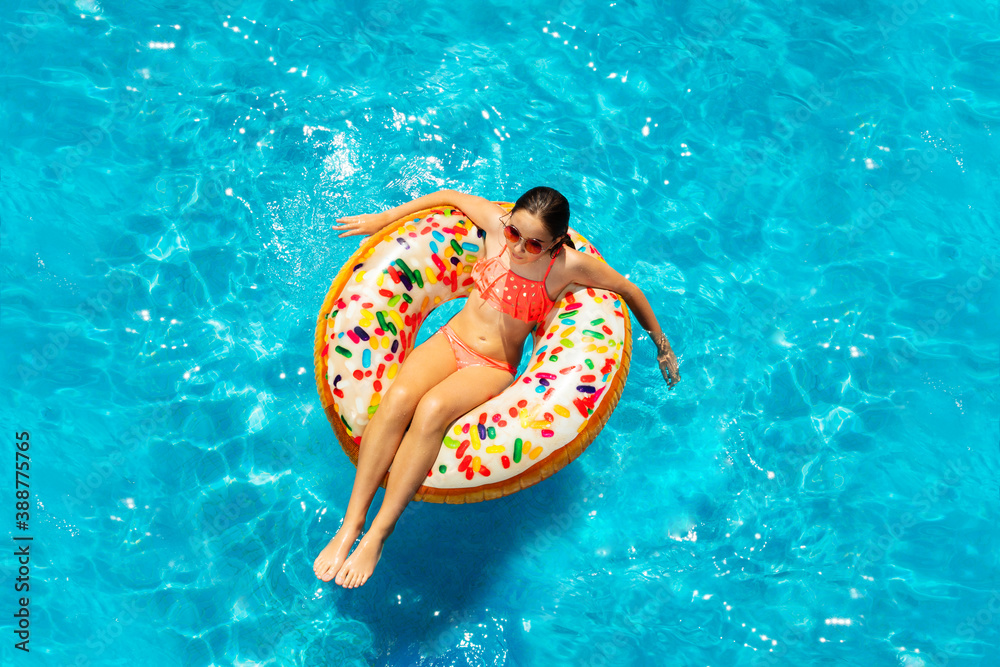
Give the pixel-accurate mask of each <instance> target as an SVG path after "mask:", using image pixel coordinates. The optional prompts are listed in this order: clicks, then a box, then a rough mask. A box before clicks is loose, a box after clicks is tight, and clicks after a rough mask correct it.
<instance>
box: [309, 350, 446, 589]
mask: <svg viewBox="0 0 1000 667" xmlns="http://www.w3.org/2000/svg"><path fill="white" fill-rule="evenodd" d="M455 370H456V366H455V358H454V355H453V354H452V351H451V346H450V345H449V344H448V340H447V339H446V338H445V336H444V334H435V335H433V336H431V337H430V338H429V339H427V341H425V342H424V343H423V344H422V345H420V346H419V347H417V348H416V349H414V350H413V351H412V352H411V353H410V354H409V355H408V356H407V357H406V361H405V363H403V365H402V366H401V367H400V369H399V374H398V375H397V376H396V379H395V381H394V382H393V383H392V385H391V386H390V387H389V390H388V391H387V392H386V394H385V396H383V397H382V401H381V402H380V403H379V407H378V410H376V411H375V414H374V415H373V416H372V420H371V421H370V422H369V423H368V426H367V427H366V428H365V432H364V434H363V435H362V436H361V445H360V446H359V448H358V471H357V473H356V474H355V476H354V488H353V489H352V490H351V499H350V500H349V501H348V503H347V510H346V512H345V513H344V521H343V523H342V524H341V526H340V530H338V531H337V534H336V535H334V536H333V539H331V540H330V542H329V544H327V545H326V547H325V548H324V549H323V551H321V552H320V554H319V556H317V557H316V560H315V562H314V563H313V572H315V573H316V576H317V577H319V578H320V579H322V580H323V581H330V580H331V579H333V577H334V576H335V575H336V574H337V572H338V571H339V570H340V568H341V566H342V565H343V564H344V559H345V558H347V554H348V553H350V551H351V547H352V546H354V541H355V540H356V539H357V538H358V535H360V534H361V530H362V529H363V528H364V527H365V517H366V516H367V515H368V508H369V507H370V506H371V503H372V499H374V498H375V492H376V491H377V490H378V487H379V485H380V484H381V483H382V480H383V479H384V478H385V473H386V471H387V470H388V469H389V465H390V464H391V463H392V460H393V457H394V456H395V455H396V450H397V449H398V447H399V443H400V441H401V440H402V439H403V434H404V433H405V432H406V427H407V425H409V423H410V419H411V418H412V417H413V413H414V412H415V411H416V409H417V404H418V403H419V402H420V399H421V398H423V397H424V395H426V394H427V392H428V391H430V390H431V388H432V387H434V385H436V384H438V383H439V382H441V381H442V380H444V379H445V378H446V377H447V376H448V375H450V374H451V373H454V372H455Z"/></svg>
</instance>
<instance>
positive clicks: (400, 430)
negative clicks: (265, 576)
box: [313, 187, 680, 588]
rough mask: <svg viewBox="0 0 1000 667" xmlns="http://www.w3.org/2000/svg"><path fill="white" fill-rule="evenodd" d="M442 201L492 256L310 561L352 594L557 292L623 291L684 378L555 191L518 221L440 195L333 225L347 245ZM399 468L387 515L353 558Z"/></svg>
mask: <svg viewBox="0 0 1000 667" xmlns="http://www.w3.org/2000/svg"><path fill="white" fill-rule="evenodd" d="M445 205H452V206H456V207H458V208H459V209H461V210H462V212H464V213H465V215H466V216H467V217H468V218H469V220H471V221H472V222H473V223H474V224H475V225H476V226H477V227H479V228H480V229H482V230H483V231H485V232H486V241H485V246H486V248H485V249H486V253H485V258H484V259H481V260H479V261H478V262H477V263H476V265H475V266H474V267H473V271H472V278H473V281H474V283H475V286H474V287H475V288H474V289H473V290H472V293H471V294H470V295H469V300H468V302H467V303H466V304H465V306H464V307H463V308H462V310H461V311H460V312H459V313H458V314H457V315H455V316H454V317H453V318H452V319H451V321H449V322H448V324H446V325H445V326H443V327H442V328H441V329H440V330H439V331H438V332H437V333H435V334H434V335H433V336H431V337H430V338H429V339H428V340H427V341H426V342H425V343H424V344H423V345H421V346H419V347H417V348H416V349H415V350H413V351H412V352H411V353H410V354H409V355H407V357H406V362H405V363H404V364H403V365H402V366H401V367H400V369H399V374H398V375H397V376H396V380H395V382H394V383H393V384H392V386H391V387H390V388H389V390H388V391H387V392H386V394H385V396H383V397H382V402H381V404H380V405H379V408H378V410H377V411H376V412H375V414H374V416H373V417H372V420H371V422H369V424H368V426H367V427H366V428H365V432H364V435H363V436H362V438H361V445H360V450H359V452H358V471H357V475H356V476H355V478H354V488H353V490H352V491H351V499H350V501H349V502H348V505H347V511H346V512H345V514H344V522H343V524H342V525H341V527H340V530H339V531H337V534H336V535H335V536H334V537H333V539H332V540H330V543H329V544H327V546H326V547H325V548H324V549H323V551H322V552H321V553H320V554H319V556H318V557H317V558H316V561H315V563H314V564H313V570H314V571H315V573H316V576H317V577H319V578H320V579H322V580H323V581H329V580H330V579H332V578H334V577H336V583H337V584H339V585H341V586H343V587H345V588H356V587H358V586H361V585H363V584H364V583H365V582H366V581H367V580H368V577H370V576H371V574H372V572H373V571H374V570H375V565H376V564H377V563H378V560H379V557H380V556H381V554H382V545H383V544H384V543H385V540H386V538H387V537H388V536H389V534H390V533H392V530H393V528H394V527H395V525H396V520H397V519H399V516H400V514H402V512H403V510H404V509H405V508H406V505H407V503H409V502H410V500H411V499H412V498H413V495H414V494H415V493H416V492H417V489H418V488H419V487H420V485H421V484H422V483H423V480H424V479H425V478H426V477H427V471H428V470H429V469H430V467H431V465H432V464H433V463H434V459H435V458H436V457H437V454H438V450H439V449H440V447H441V439H442V437H443V436H444V432H445V430H446V428H447V427H448V425H449V424H450V423H451V422H452V421H454V420H455V419H457V418H458V417H460V416H461V415H463V414H465V413H466V412H468V411H469V410H471V409H473V408H474V407H476V406H477V405H480V404H482V403H484V402H485V401H487V400H488V399H490V398H492V397H493V396H496V395H497V394H499V393H500V392H502V391H503V390H504V389H506V388H507V386H508V385H510V383H511V382H512V381H513V380H514V376H515V372H516V367H517V363H518V361H520V359H521V348H522V347H523V346H524V341H525V340H526V339H527V337H528V334H530V333H531V331H532V329H534V328H535V325H536V323H537V322H539V321H541V320H544V319H545V316H546V315H547V314H548V312H549V310H551V308H552V307H553V306H554V305H555V304H554V303H553V299H552V296H553V295H555V296H556V297H558V295H559V294H560V292H562V290H563V289H564V288H565V287H566V286H567V285H569V284H570V283H577V284H580V285H584V286H589V287H594V288H597V289H606V290H610V291H613V292H616V293H617V294H619V295H620V296H621V297H622V298H623V299H624V300H625V303H626V304H628V307H629V308H630V309H631V311H632V313H633V314H634V315H635V316H636V318H637V319H638V320H639V323H640V324H641V325H642V327H643V328H644V329H646V331H648V332H649V334H650V337H651V338H652V340H653V341H654V342H655V343H656V347H657V350H658V351H659V353H658V355H657V360H658V361H659V364H660V370H661V372H662V373H663V377H664V379H666V381H667V384H668V385H669V386H670V388H673V386H674V385H675V384H676V383H677V382H678V381H679V380H680V374H679V373H678V368H677V357H676V356H675V355H674V352H673V350H671V349H670V343H669V342H668V341H667V337H666V336H665V335H664V334H663V332H662V331H661V330H660V325H659V324H658V323H657V321H656V316H655V315H653V310H652V308H650V306H649V301H647V300H646V297H645V296H644V295H643V293H642V291H641V290H640V289H639V288H638V287H636V286H635V285H633V284H632V283H630V282H629V281H628V280H626V279H625V278H624V277H623V276H621V275H620V274H619V273H618V272H617V271H615V270H614V269H612V268H611V267H609V266H608V265H607V264H605V263H604V262H601V261H600V260H598V259H596V258H594V257H591V256H589V255H586V254H584V253H581V252H578V251H577V250H575V249H574V248H573V242H572V241H571V240H570V239H569V237H568V236H567V234H566V232H567V230H568V228H569V202H567V201H566V198H565V197H563V196H562V195H561V194H559V193H558V192H556V191H555V190H553V189H552V188H546V187H539V188H533V189H531V190H529V191H528V192H526V193H525V194H524V195H522V196H521V198H520V199H518V200H517V203H515V204H514V208H513V209H512V210H511V212H510V213H509V214H508V213H505V212H504V210H503V209H502V208H500V207H499V206H497V205H496V204H494V203H492V202H490V201H488V200H486V199H483V198H482V197H476V196H473V195H466V194H462V193H460V192H455V191H454V190H442V191H440V192H436V193H434V194H431V195H426V196H424V197H420V198H418V199H415V200H413V201H411V202H409V203H407V204H403V205H402V206H397V207H396V208H394V209H392V210H389V211H385V212H383V213H379V214H366V215H359V216H352V217H347V218H340V219H339V220H338V221H337V222H338V223H339V224H338V225H335V226H334V229H335V230H338V231H341V232H342V233H341V234H340V236H342V237H343V236H351V235H359V234H364V235H370V234H374V233H375V232H377V231H378V230H380V229H382V228H383V227H385V226H386V225H388V224H389V223H391V222H393V221H394V220H398V219H399V218H401V217H403V216H406V215H411V214H413V213H415V212H417V211H420V210H422V209H426V208H434V207H437V206H445ZM407 425H409V428H407ZM390 465H391V466H392V473H391V474H390V475H389V479H388V483H387V484H386V490H385V498H384V499H383V500H382V507H381V508H380V509H379V511H378V514H377V515H376V516H375V519H374V520H373V521H372V525H371V528H369V529H368V532H367V533H365V535H364V537H363V538H362V539H361V542H360V543H359V544H358V548H357V549H355V550H354V552H353V553H351V554H350V558H348V553H349V552H350V550H351V546H352V545H353V544H354V541H355V540H356V539H357V537H358V535H360V534H361V531H362V529H363V528H364V525H365V519H366V516H367V514H368V508H369V506H370V505H371V502H372V500H373V499H374V497H375V491H376V489H378V487H379V484H380V483H381V482H382V480H383V478H384V477H385V474H386V471H388V470H389V466H390ZM345 559H346V560H345Z"/></svg>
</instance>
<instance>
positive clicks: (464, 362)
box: [439, 324, 517, 375]
mask: <svg viewBox="0 0 1000 667" xmlns="http://www.w3.org/2000/svg"><path fill="white" fill-rule="evenodd" d="M439 331H440V332H442V333H443V334H444V335H445V337H446V338H447V339H448V344H449V345H451V352H452V354H454V355H455V364H456V365H457V366H458V368H459V370H461V369H463V368H467V367H468V366H487V367H489V368H496V369H498V370H501V371H506V372H508V373H510V374H511V375H516V374H517V369H516V368H515V367H513V366H511V365H510V364H508V363H505V362H503V361H497V360H496V359H490V358H489V357H487V356H485V355H482V354H480V353H478V352H476V351H475V350H473V349H472V348H471V347H469V346H468V345H466V344H465V341H463V340H462V339H461V338H459V337H458V334H456V333H455V332H454V331H453V330H452V328H451V327H450V326H448V325H447V324H445V325H444V326H443V327H441V328H440V329H439Z"/></svg>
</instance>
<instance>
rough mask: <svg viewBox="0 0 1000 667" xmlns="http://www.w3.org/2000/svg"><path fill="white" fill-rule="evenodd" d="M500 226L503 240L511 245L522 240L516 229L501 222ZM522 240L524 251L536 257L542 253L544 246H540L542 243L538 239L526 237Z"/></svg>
mask: <svg viewBox="0 0 1000 667" xmlns="http://www.w3.org/2000/svg"><path fill="white" fill-rule="evenodd" d="M500 224H501V225H503V235H504V238H506V239H507V240H508V241H510V242H511V243H517V242H518V241H520V240H521V238H522V236H521V232H520V231H519V230H518V228H517V227H515V226H514V225H511V224H509V223H506V222H503V221H501V222H500ZM523 238H524V249H525V250H527V251H528V252H530V253H531V254H532V255H538V254H540V253H541V252H542V250H544V249H545V246H544V245H542V242H541V241H539V240H538V239H529V238H527V237H523ZM553 245H555V243H553Z"/></svg>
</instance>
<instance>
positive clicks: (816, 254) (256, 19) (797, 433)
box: [0, 0, 1000, 667]
mask: <svg viewBox="0 0 1000 667" xmlns="http://www.w3.org/2000/svg"><path fill="white" fill-rule="evenodd" d="M801 4H803V5H806V6H798V5H789V4H787V3H778V2H749V1H747V2H742V1H733V2H728V3H726V2H702V1H700V0H692V1H691V2H683V3H651V2H642V3H640V4H636V3H626V2H618V3H614V2H603V3H596V2H584V1H582V0H579V1H578V0H563V1H562V2H556V3H547V4H545V6H544V7H542V6H541V5H539V6H538V7H535V8H527V9H526V8H524V7H522V5H521V4H520V3H513V2H510V3H507V4H491V5H485V4H483V3H480V2H448V3H439V2H431V3H417V4H414V3H402V2H398V1H397V0H383V1H381V2H374V3H360V2H355V3H349V4H340V5H337V6H334V5H333V4H331V3H320V2H302V1H298V2H290V1H289V2H277V1H269V2H249V1H248V2H239V1H238V0H219V1H218V2H215V3H195V2H185V3H172V5H173V6H172V7H171V8H170V9H163V8H162V7H159V6H157V5H155V4H153V3H144V2H129V3H126V2H123V1H122V0H114V1H109V2H103V3H95V2H89V1H87V0H79V1H78V2H76V3H75V4H74V3H64V2H55V1H53V2H45V1H44V0H43V1H42V2H30V1H29V2H16V1H15V2H8V3H4V8H3V10H0V11H2V14H0V16H2V19H3V25H2V30H0V34H2V35H3V48H4V49H5V56H4V58H2V59H0V62H2V67H3V72H2V81H3V95H2V96H0V105H2V106H0V110H2V111H0V121H2V128H3V129H2V135H0V136H2V137H3V150H2V151H0V186H2V188H0V215H2V217H0V231H2V238H0V257H2V266H3V273H2V280H3V282H2V295H0V296H2V300H0V304H2V310H0V331H2V337H3V355H2V360H3V361H2V367H0V372H2V392H3V393H2V397H3V400H2V401H0V415H2V423H3V427H4V431H5V433H6V434H7V435H6V436H5V439H4V444H3V447H4V448H5V449H4V451H5V453H4V455H3V458H5V459H6V460H7V461H8V463H7V464H6V465H7V466H10V467H9V468H7V470H8V472H7V473H5V475H6V479H8V484H9V486H8V487H7V490H5V491H4V492H3V498H4V500H3V501H2V502H3V503H4V505H3V507H4V508H5V510H6V511H5V512H3V513H2V514H3V517H4V518H3V520H2V523H3V527H4V529H5V530H7V531H8V533H9V534H11V535H12V536H15V535H17V536H24V535H30V536H32V537H33V538H34V540H33V542H32V547H31V549H32V552H31V553H32V556H31V561H30V568H31V570H30V585H31V589H30V604H29V609H30V614H31V616H30V618H31V624H30V631H31V635H30V641H31V643H30V648H31V653H30V655H25V654H22V653H21V652H20V651H18V650H16V649H15V648H14V642H15V641H16V635H15V634H14V633H13V630H14V629H15V628H14V627H13V621H12V618H13V616H12V615H13V613H14V612H15V611H17V608H18V603H17V597H18V594H15V592H14V586H15V583H16V582H15V577H16V572H17V569H16V568H17V564H16V562H15V557H14V556H13V555H12V552H13V551H14V548H13V546H10V545H14V544H15V543H14V542H10V543H9V548H8V549H7V550H5V552H4V553H5V554H7V555H5V556H4V558H3V566H2V568H0V572H2V581H0V591H3V593H0V609H2V613H0V619H3V620H0V656H2V657H3V662H4V664H7V663H8V662H9V661H11V662H14V664H21V663H22V662H23V663H25V664H39V665H60V666H61V665H74V664H75V665H86V664H92V665H131V664H136V663H138V664H144V665H210V664H211V665H265V664H273V665H369V664H376V665H421V666H431V665H508V666H528V665H584V666H589V667H598V666H599V665H616V666H617V665H629V666H632V665H812V664H852V665H853V664H864V665H868V666H875V665H906V666H907V667H913V666H919V665H946V664H947V665H990V664H996V663H995V662H993V659H991V658H989V656H990V655H994V656H995V655H996V653H997V651H998V648H1000V630H998V628H1000V577H998V572H1000V567H998V556H997V554H998V553H1000V531H998V528H997V516H998V504H1000V503H998V478H1000V475H998V473H1000V465H998V458H1000V457H998V451H997V445H998V424H997V415H998V414H1000V410H998V397H997V390H998V371H1000V358H998V355H1000V351H998V343H1000V324H998V322H1000V318H998V315H1000V313H998V298H997V297H998V284H1000V281H998V280H996V274H997V271H998V270H1000V267H998V265H997V263H998V261H1000V240H998V235H997V228H998V226H997V211H998V204H1000V196H998V194H997V193H998V190H997V188H996V185H995V174H996V173H997V167H998V159H997V158H998V155H1000V150H998V149H1000V146H998V138H997V136H996V132H997V129H998V128H997V126H998V124H1000V85H998V84H997V80H996V72H997V69H998V67H997V66H998V64H1000V16H998V7H997V3H996V2H983V1H982V0H975V1H973V0H967V1H958V0H952V1H950V2H945V1H936V0H927V1H925V2H924V1H921V0H910V1H909V2H902V3H899V4H895V5H894V4H893V3H891V2H886V1H876V0H871V1H867V2H861V1H860V0H859V1H856V2H841V3H834V2H809V3H801ZM537 184H549V185H553V186H555V187H558V188H560V189H561V190H562V191H563V192H564V193H565V194H566V195H567V196H568V197H569V199H570V201H571V204H572V207H573V211H574V219H573V224H574V226H576V227H578V228H579V229H580V230H581V231H583V232H584V233H585V234H586V235H587V236H588V237H589V238H591V239H592V240H593V241H594V243H595V244H596V245H597V247H599V248H600V249H601V251H602V252H603V253H604V254H605V256H606V257H607V258H608V259H609V260H610V261H611V263H612V264H613V265H614V266H615V267H617V268H618V269H619V270H620V271H622V273H625V274H628V275H629V276H630V277H631V279H632V280H633V281H634V282H636V283H637V284H639V285H641V286H642V287H643V288H644V289H645V291H646V293H647V295H648V296H649V298H650V301H651V303H652V305H653V307H654V309H655V310H656V312H657V313H658V316H659V318H660V321H661V323H662V325H663V327H664V329H665V331H666V332H667V334H668V335H669V336H670V338H671V340H672V342H673V345H674V348H675V349H676V350H677V352H678V354H679V356H680V358H681V373H682V376H683V380H682V382H681V384H680V385H679V386H678V387H677V389H676V390H675V391H674V392H673V393H670V394H668V393H667V392H666V391H665V389H664V384H663V381H662V379H661V377H660V375H659V372H658V369H657V368H656V366H655V360H654V349H653V346H652V345H651V344H650V342H649V341H648V340H647V338H646V337H645V335H644V334H643V335H638V334H641V331H639V330H638V328H637V329H636V334H637V336H636V338H637V340H636V347H635V356H634V358H633V363H632V371H631V374H630V377H629V381H628V385H627V387H626V391H625V393H624V395H623V397H622V401H621V403H620V405H619V407H618V410H617V411H616V413H615V414H614V416H613V417H612V419H611V420H610V422H609V423H608V425H607V427H606V428H605V430H604V432H603V433H602V435H601V436H600V437H599V438H598V439H597V441H596V442H595V443H594V444H593V445H592V446H591V447H590V449H589V450H588V451H587V452H586V453H585V455H584V456H582V457H581V458H580V459H579V460H577V461H576V462H574V463H573V464H572V465H571V466H569V467H568V468H566V469H565V470H563V471H562V472H560V473H559V474H558V475H557V476H556V477H554V478H553V479H550V480H548V481H546V482H544V483H543V484H540V485H538V486H536V487H533V488H531V489H528V490H526V491H524V492H521V493H519V494H517V495H515V496H512V497H509V498H504V499H501V500H497V501H492V502H488V503H482V504H477V505H473V506H468V507H451V506H447V507H445V506H439V505H426V504H417V505H414V506H412V507H411V508H410V509H408V510H407V512H406V514H404V516H403V519H402V521H401V522H400V525H399V527H398V529H397V531H396V533H395V534H394V535H393V537H392V539H391V541H390V542H389V544H388V545H387V548H386V551H385V553H384V555H383V558H382V562H381V564H380V565H379V568H378V570H377V571H376V573H375V576H374V578H373V579H372V580H371V581H370V582H369V583H368V585H366V586H365V587H364V588H362V589H360V590H355V591H351V592H345V591H341V590H340V589H338V588H336V587H334V586H332V585H329V584H323V583H321V582H318V581H317V580H316V579H315V577H314V576H313V574H312V567H311V564H312V560H313V558H314V557H315V555H316V553H317V552H318V551H319V549H320V548H321V547H322V546H323V545H324V544H325V542H326V541H327V540H328V539H329V537H330V536H331V535H332V534H333V532H335V530H336V528H337V527H338V522H339V518H340V516H341V514H342V512H343V509H344V507H345V505H346V501H347V498H348V496H349V492H350V485H351V482H352V479H353V468H352V467H351V465H350V463H349V461H348V460H347V458H346V457H345V456H344V455H343V454H342V452H341V451H340V448H339V446H338V445H337V444H336V442H335V440H334V439H333V435H332V432H331V430H330V428H329V425H328V424H327V421H326V418H325V417H324V415H323V412H322V409H321V408H320V405H319V401H318V398H317V394H316V388H315V383H314V380H313V372H312V368H313V366H312V340H313V338H312V337H313V331H314V325H315V317H316V313H317V311H318V309H319V307H320V305H321V303H322V300H323V296H324V294H325V293H326V290H327V288H328V287H329V283H330V281H331V279H332V277H333V275H334V273H335V272H336V270H337V269H338V267H339V266H340V265H341V263H342V262H344V261H345V260H346V259H347V257H348V256H349V254H350V253H351V250H352V248H353V247H354V243H353V242H352V241H350V240H341V239H337V238H336V237H335V235H334V234H332V233H331V231H330V229H329V227H330V225H331V224H332V223H333V221H334V219H335V218H336V217H337V216H338V215H342V214H349V213H359V212H365V211H376V210H380V209H383V208H386V207H389V206H393V205H396V204H398V203H400V202H402V201H403V200H405V199H407V198H411V197H415V196H418V195H420V194H425V193H427V192H431V191H433V190H435V189H438V188H441V187H451V188H457V189H461V190H465V191H470V192H475V193H478V194H481V195H483V196H487V197H491V198H494V199H506V200H512V199H513V198H515V197H516V196H517V195H518V194H520V193H521V192H522V191H524V190H525V189H527V188H528V187H531V186H534V185H537ZM24 430H27V431H29V432H30V456H31V457H32V458H31V468H30V483H31V486H30V490H31V494H32V495H31V500H30V506H31V509H30V524H29V528H28V529H27V530H20V529H18V528H16V525H15V523H14V514H15V509H14V504H15V499H14V495H13V494H14V490H13V486H12V479H11V478H12V477H13V476H14V472H13V466H14V464H15V461H14V459H15V447H16V445H15V442H16V441H15V440H13V438H14V433H15V432H16V431H24ZM379 498H381V492H380V494H379ZM376 502H377V501H376Z"/></svg>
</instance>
